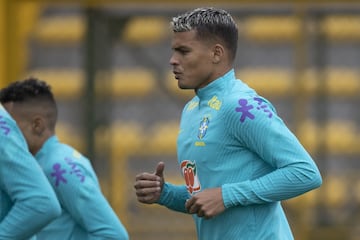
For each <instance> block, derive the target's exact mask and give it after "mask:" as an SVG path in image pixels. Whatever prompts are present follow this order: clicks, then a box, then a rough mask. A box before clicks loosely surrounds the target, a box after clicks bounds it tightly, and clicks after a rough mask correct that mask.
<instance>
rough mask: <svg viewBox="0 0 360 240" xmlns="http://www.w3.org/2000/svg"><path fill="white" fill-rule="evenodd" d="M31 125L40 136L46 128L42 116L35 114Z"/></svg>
mask: <svg viewBox="0 0 360 240" xmlns="http://www.w3.org/2000/svg"><path fill="white" fill-rule="evenodd" d="M31 127H32V129H33V131H34V133H35V134H36V135H38V136H40V135H42V133H43V132H44V131H45V130H46V122H45V120H44V118H42V117H41V116H35V117H34V118H33V120H32V125H31Z"/></svg>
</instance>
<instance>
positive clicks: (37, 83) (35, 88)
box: [0, 77, 57, 129]
mask: <svg viewBox="0 0 360 240" xmlns="http://www.w3.org/2000/svg"><path fill="white" fill-rule="evenodd" d="M10 102H13V103H15V104H21V105H24V108H26V109H32V107H37V108H38V109H41V110H42V112H43V114H44V116H46V118H47V119H48V124H49V125H48V126H49V127H50V128H51V129H55V125H56V122H57V106H56V101H55V98H54V95H53V93H52V91H51V87H50V86H49V85H48V84H47V83H46V82H44V81H41V80H39V79H37V78H34V77H30V78H27V79H25V80H22V81H16V82H13V83H11V84H9V85H8V86H7V87H5V88H3V89H1V90H0V103H1V104H6V103H10Z"/></svg>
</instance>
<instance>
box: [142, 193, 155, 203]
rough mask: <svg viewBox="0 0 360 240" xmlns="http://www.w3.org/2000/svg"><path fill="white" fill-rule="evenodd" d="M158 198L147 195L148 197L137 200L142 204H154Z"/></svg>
mask: <svg viewBox="0 0 360 240" xmlns="http://www.w3.org/2000/svg"><path fill="white" fill-rule="evenodd" d="M156 198H157V196H155V195H147V196H138V197H137V200H138V201H139V202H141V203H148V204H149V203H153V202H154V201H155V199H156Z"/></svg>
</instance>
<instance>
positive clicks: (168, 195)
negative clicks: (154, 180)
mask: <svg viewBox="0 0 360 240" xmlns="http://www.w3.org/2000/svg"><path fill="white" fill-rule="evenodd" d="M189 198H190V196H189V193H188V191H187V190H186V186H185V185H180V186H176V185H173V184H170V183H165V184H164V188H163V191H162V193H161V196H160V199H159V202H158V203H159V204H160V205H163V206H165V207H167V208H169V209H171V210H174V211H178V212H183V213H187V211H186V208H185V202H186V200H187V199H189Z"/></svg>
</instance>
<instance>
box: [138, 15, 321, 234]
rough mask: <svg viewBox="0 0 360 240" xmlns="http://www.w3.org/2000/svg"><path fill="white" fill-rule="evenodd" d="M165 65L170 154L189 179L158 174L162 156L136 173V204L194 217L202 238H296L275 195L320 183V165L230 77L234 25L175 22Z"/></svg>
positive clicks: (217, 19) (221, 20)
mask: <svg viewBox="0 0 360 240" xmlns="http://www.w3.org/2000/svg"><path fill="white" fill-rule="evenodd" d="M171 24H172V29H173V32H174V33H173V38H172V42H171V45H172V50H173V53H172V56H171V59H170V64H171V66H172V68H173V73H174V75H175V79H176V80H177V81H178V86H179V88H181V89H194V90H195V93H196V96H195V97H194V98H193V99H192V100H191V101H189V102H188V103H187V104H186V106H185V107H184V109H183V112H182V116H181V121H180V130H179V135H178V140H177V157H178V162H179V166H180V169H181V172H182V174H183V176H184V179H185V183H186V185H183V186H175V185H172V184H170V183H168V182H165V180H164V173H163V172H164V163H162V162H160V163H159V164H158V166H157V167H156V171H155V172H154V173H141V174H139V175H137V176H136V181H135V184H134V187H135V189H136V195H137V199H138V201H139V202H142V203H147V204H151V203H158V204H161V205H164V206H166V207H168V208H170V209H173V210H176V211H180V212H185V213H190V214H193V218H194V221H195V224H196V230H197V236H198V239H200V240H212V239H214V240H219V239H226V240H234V239H244V240H263V239H271V240H273V239H282V240H288V239H293V235H292V232H291V229H290V227H289V224H288V221H287V219H286V216H285V214H284V211H283V209H282V207H281V204H280V202H281V201H282V200H285V199H289V198H292V197H295V196H298V195H300V194H303V193H305V192H307V191H310V190H312V189H315V188H317V187H319V186H320V185H321V183H322V179H321V176H320V173H319V170H318V168H317V166H316V164H315V163H314V161H313V160H312V158H311V157H310V155H309V154H308V153H307V151H306V150H305V149H304V148H303V147H302V145H301V144H300V143H299V141H298V140H297V138H296V137H295V136H294V135H293V134H292V133H291V131H290V130H289V129H288V128H287V126H286V125H285V124H284V122H283V121H282V120H281V119H280V117H279V116H278V115H277V114H276V112H275V109H274V108H273V106H272V105H271V103H270V102H268V101H267V100H266V99H264V98H263V97H261V96H259V95H258V94H257V93H256V92H255V91H254V90H253V89H251V88H250V87H248V86H247V85H246V84H245V83H243V82H242V81H241V80H238V79H236V77H235V72H234V67H233V64H234V59H235V55H236V51H237V42H238V29H237V26H236V24H235V22H234V20H233V18H232V17H231V16H230V15H229V14H228V13H227V12H226V11H224V10H221V9H215V8H198V9H195V10H193V11H190V12H187V13H184V14H181V15H179V16H177V17H174V18H173V19H172V22H171Z"/></svg>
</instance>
